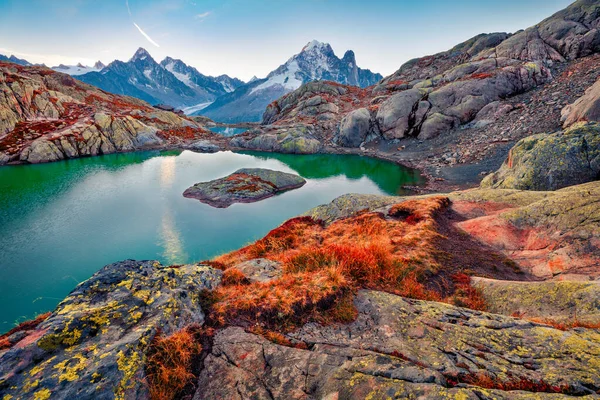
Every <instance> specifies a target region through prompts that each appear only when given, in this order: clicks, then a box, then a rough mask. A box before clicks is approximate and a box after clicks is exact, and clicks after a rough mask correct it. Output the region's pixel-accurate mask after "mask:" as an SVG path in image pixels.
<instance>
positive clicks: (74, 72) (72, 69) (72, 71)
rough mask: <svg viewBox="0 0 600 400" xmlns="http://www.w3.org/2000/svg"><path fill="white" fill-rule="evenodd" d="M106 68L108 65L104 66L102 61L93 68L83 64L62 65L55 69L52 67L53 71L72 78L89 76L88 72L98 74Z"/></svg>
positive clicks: (97, 62)
mask: <svg viewBox="0 0 600 400" xmlns="http://www.w3.org/2000/svg"><path fill="white" fill-rule="evenodd" d="M104 68H106V65H104V64H103V63H102V61H96V63H95V64H94V65H93V66H91V67H90V66H87V65H83V64H81V63H79V64H77V65H64V64H60V65H57V66H55V67H52V69H53V70H55V71H57V72H62V73H63V74H69V75H71V76H78V75H83V74H87V73H88V72H98V71H101V70H102V69H104Z"/></svg>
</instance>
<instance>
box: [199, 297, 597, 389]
mask: <svg viewBox="0 0 600 400" xmlns="http://www.w3.org/2000/svg"><path fill="white" fill-rule="evenodd" d="M354 304H355V306H356V307H357V309H358V318H357V319H356V321H355V322H353V323H350V324H348V325H333V326H326V327H324V326H321V325H317V324H308V325H306V326H304V327H303V328H302V329H301V330H300V331H299V332H296V333H293V334H289V335H288V338H289V339H291V340H292V343H293V342H294V341H295V340H298V341H301V342H304V344H305V345H307V348H306V346H305V348H294V347H286V346H282V345H279V344H274V343H272V342H270V341H268V340H266V339H264V338H263V337H260V336H257V335H253V334H251V333H247V332H245V331H244V330H243V329H241V328H228V329H225V330H222V331H220V332H219V333H217V335H216V336H215V340H214V344H213V347H212V349H211V352H210V354H208V355H207V357H206V359H205V360H204V365H203V370H202V372H201V374H200V378H199V381H198V390H197V391H196V394H195V396H194V399H195V400H201V399H215V398H227V399H248V398H271V399H284V398H294V399H355V398H356V399H365V398H369V399H385V398H396V399H407V398H423V399H425V398H426V399H482V398H494V399H545V398H548V399H559V398H569V397H570V395H588V396H589V398H596V397H597V396H596V395H595V390H597V389H598V388H599V387H600V376H598V374H597V373H596V370H597V366H598V362H599V361H600V344H599V343H600V342H599V341H598V340H599V339H600V333H599V332H598V331H597V330H578V331H569V332H562V331H559V330H557V329H553V328H551V327H548V326H543V325H540V324H534V323H531V322H527V321H524V320H520V319H516V318H511V317H506V316H500V315H495V314H489V313H483V312H477V311H471V310H467V309H464V308H459V307H454V306H449V305H446V304H441V303H433V302H426V301H418V300H409V299H404V298H401V297H398V296H394V295H391V294H387V293H382V292H374V291H361V292H360V293H359V294H358V296H357V297H356V299H355V302H354ZM575 354H577V355H578V356H576V357H574V355H575ZM486 378H487V379H486ZM486 382H487V383H486ZM527 382H531V383H532V384H531V387H530V388H527V385H526V383H527ZM538 383H539V385H538V390H539V391H538V392H536V393H534V392H533V391H532V390H533V389H534V388H535V387H536V384H538ZM542 383H544V384H545V385H547V386H546V387H545V388H542V387H543V385H542ZM494 384H495V385H497V388H493V387H489V386H493V385H494ZM502 384H503V385H505V387H511V386H510V385H514V387H515V388H518V385H519V384H522V385H523V386H522V390H510V391H509V390H506V391H505V390H500V389H499V387H500V385H502ZM486 386H488V387H486ZM552 388H560V389H561V390H564V393H563V394H553V393H548V392H550V391H552Z"/></svg>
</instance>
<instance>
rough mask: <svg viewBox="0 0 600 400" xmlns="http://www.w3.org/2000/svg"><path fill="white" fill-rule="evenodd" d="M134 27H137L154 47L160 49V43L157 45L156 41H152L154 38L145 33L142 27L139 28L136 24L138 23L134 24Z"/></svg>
mask: <svg viewBox="0 0 600 400" xmlns="http://www.w3.org/2000/svg"><path fill="white" fill-rule="evenodd" d="M133 25H135V27H136V28H138V31H140V33H141V34H142V35H144V37H145V38H146V39H147V40H148V41H149V42H150V43H152V44H153V45H155V46H156V47H160V45H159V44H158V43H156V42H155V41H154V40H152V38H151V37H150V36H148V34H146V32H144V31H143V30H142V28H140V27H139V26H138V24H136V23H135V22H134V23H133Z"/></svg>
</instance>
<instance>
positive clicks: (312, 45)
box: [302, 40, 331, 52]
mask: <svg viewBox="0 0 600 400" xmlns="http://www.w3.org/2000/svg"><path fill="white" fill-rule="evenodd" d="M327 50H331V45H330V44H329V43H325V42H320V41H318V40H312V41H310V42H308V43H307V44H306V46H304V47H303V48H302V52H306V51H313V52H318V51H327Z"/></svg>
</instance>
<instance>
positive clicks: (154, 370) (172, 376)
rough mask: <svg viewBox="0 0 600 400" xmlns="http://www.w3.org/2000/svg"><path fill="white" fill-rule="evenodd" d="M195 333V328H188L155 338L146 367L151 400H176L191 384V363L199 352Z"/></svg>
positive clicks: (192, 378) (192, 377) (199, 345)
mask: <svg viewBox="0 0 600 400" xmlns="http://www.w3.org/2000/svg"><path fill="white" fill-rule="evenodd" d="M194 330H197V328H195V327H187V328H185V329H183V330H181V331H178V332H175V333H173V334H172V335H170V336H167V337H162V336H160V335H156V337H155V338H154V340H153V342H152V344H151V345H150V350H149V352H148V361H147V364H146V365H147V370H146V376H147V377H148V385H149V389H150V398H151V399H153V400H171V399H175V398H177V397H178V395H179V394H180V393H181V392H182V391H183V390H184V389H185V387H186V386H187V385H189V384H191V383H192V382H193V380H194V374H193V373H192V362H193V361H194V359H195V358H197V357H198V356H199V355H200V352H201V351H202V345H201V344H200V343H199V339H198V337H196V335H195V334H194V333H195V332H194Z"/></svg>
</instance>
